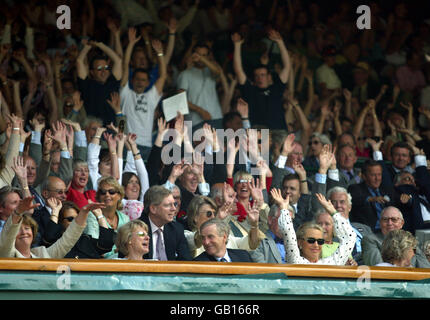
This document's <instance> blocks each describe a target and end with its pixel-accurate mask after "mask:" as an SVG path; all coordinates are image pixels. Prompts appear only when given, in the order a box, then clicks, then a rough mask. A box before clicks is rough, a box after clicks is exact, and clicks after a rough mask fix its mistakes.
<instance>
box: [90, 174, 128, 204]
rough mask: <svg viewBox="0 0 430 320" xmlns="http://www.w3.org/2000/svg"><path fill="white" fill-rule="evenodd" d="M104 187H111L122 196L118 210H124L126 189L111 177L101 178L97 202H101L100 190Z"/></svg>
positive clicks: (98, 184) (98, 183)
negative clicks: (123, 200)
mask: <svg viewBox="0 0 430 320" xmlns="http://www.w3.org/2000/svg"><path fill="white" fill-rule="evenodd" d="M102 185H109V186H111V187H113V188H114V189H115V191H117V192H118V193H119V194H120V199H119V200H118V203H117V209H118V210H122V207H123V206H122V199H124V188H123V187H122V185H120V184H119V182H118V181H117V180H116V179H115V178H114V177H111V176H106V177H101V178H100V179H99V180H97V186H98V187H97V193H96V200H97V201H100V188H101V186H102Z"/></svg>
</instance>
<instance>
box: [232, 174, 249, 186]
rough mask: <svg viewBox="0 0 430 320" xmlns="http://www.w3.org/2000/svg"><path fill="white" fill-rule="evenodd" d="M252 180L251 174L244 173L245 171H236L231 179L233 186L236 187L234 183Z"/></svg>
mask: <svg viewBox="0 0 430 320" xmlns="http://www.w3.org/2000/svg"><path fill="white" fill-rule="evenodd" d="M242 179H243V180H249V181H251V180H252V174H250V173H248V172H246V171H238V172H236V173H235V174H234V177H233V186H235V185H236V183H238V182H239V181H240V180H242Z"/></svg>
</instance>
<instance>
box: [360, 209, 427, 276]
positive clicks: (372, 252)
mask: <svg viewBox="0 0 430 320" xmlns="http://www.w3.org/2000/svg"><path fill="white" fill-rule="evenodd" d="M380 225H381V229H380V230H378V231H377V232H375V233H374V234H369V235H366V236H364V237H363V241H362V245H363V261H364V264H365V265H368V266H374V265H376V264H378V263H381V262H383V260H382V256H381V249H382V243H383V242H384V238H385V236H386V235H387V234H388V233H389V232H390V231H392V230H400V229H402V228H403V225H404V220H403V215H402V213H401V212H400V210H399V209H397V208H395V207H387V208H385V209H384V210H383V211H382V213H381V219H380ZM411 266H412V267H414V268H430V263H429V262H428V260H427V258H426V256H425V255H424V253H423V252H422V250H421V249H420V246H417V248H416V254H415V256H414V257H413V258H412V260H411Z"/></svg>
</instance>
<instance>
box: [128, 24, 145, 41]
mask: <svg viewBox="0 0 430 320" xmlns="http://www.w3.org/2000/svg"><path fill="white" fill-rule="evenodd" d="M136 33H137V31H136V29H135V28H128V41H129V42H130V43H131V44H133V45H135V44H136V43H138V42H139V41H140V39H142V36H139V37H136Z"/></svg>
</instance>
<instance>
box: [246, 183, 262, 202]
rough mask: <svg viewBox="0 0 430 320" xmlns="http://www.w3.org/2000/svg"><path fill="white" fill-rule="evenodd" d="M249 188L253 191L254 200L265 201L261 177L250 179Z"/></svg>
mask: <svg viewBox="0 0 430 320" xmlns="http://www.w3.org/2000/svg"><path fill="white" fill-rule="evenodd" d="M248 188H249V190H250V191H251V196H252V199H253V200H254V201H259V202H264V198H263V189H262V187H261V183H260V179H259V178H257V179H256V181H254V179H251V181H248Z"/></svg>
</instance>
